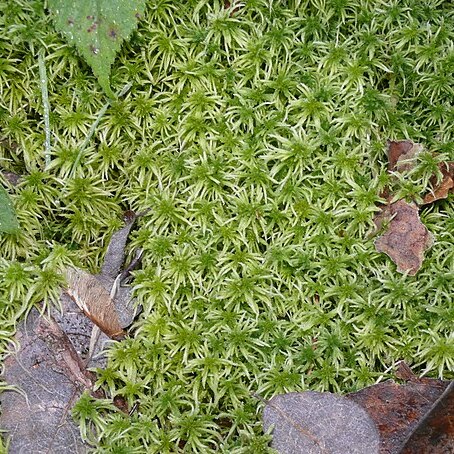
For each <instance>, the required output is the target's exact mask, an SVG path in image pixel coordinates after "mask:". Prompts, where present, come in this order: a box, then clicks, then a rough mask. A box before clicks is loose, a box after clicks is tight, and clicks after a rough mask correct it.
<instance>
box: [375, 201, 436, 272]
mask: <svg viewBox="0 0 454 454" xmlns="http://www.w3.org/2000/svg"><path fill="white" fill-rule="evenodd" d="M385 210H386V216H387V217H388V219H389V225H388V228H387V230H386V232H385V233H384V234H383V235H382V236H380V237H379V238H377V240H375V247H376V249H377V251H379V252H384V253H385V254H387V255H388V256H389V257H390V258H391V260H392V261H393V262H394V263H395V264H396V265H397V271H398V272H400V273H405V272H408V274H409V275H411V276H413V275H415V274H416V273H417V271H418V270H419V269H420V268H421V265H422V262H423V259H424V251H425V250H426V249H428V248H429V247H430V246H432V244H433V235H432V234H431V233H430V232H429V231H428V230H427V228H426V227H425V226H424V224H423V223H422V222H421V220H420V218H419V213H418V207H417V205H416V204H414V203H407V202H405V201H404V200H398V201H397V202H394V203H391V204H390V205H388V206H386V207H385Z"/></svg>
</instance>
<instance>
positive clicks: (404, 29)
mask: <svg viewBox="0 0 454 454" xmlns="http://www.w3.org/2000/svg"><path fill="white" fill-rule="evenodd" d="M42 3H43V2H42V1H41V0H39V1H38V0H37V1H31V0H30V1H25V0H13V1H9V2H6V4H5V2H4V4H3V5H1V6H0V8H1V9H2V14H1V16H0V21H2V22H3V23H2V24H1V27H0V30H1V31H0V33H1V41H0V46H1V52H0V54H1V56H2V58H1V60H0V67H1V71H0V78H1V90H0V126H1V144H0V146H1V148H0V159H1V163H2V165H3V166H6V168H7V169H9V170H12V171H15V172H17V173H20V174H23V175H25V176H24V177H23V179H22V181H21V183H20V184H19V186H17V187H16V188H15V189H14V188H12V187H10V188H9V192H10V193H11V194H12V197H13V201H14V204H15V206H16V209H17V212H18V217H19V220H20V223H21V227H22V229H23V230H22V231H21V233H19V234H18V235H16V236H11V235H2V236H1V239H0V247H1V253H2V258H1V260H0V298H1V305H0V317H1V324H2V331H1V333H0V336H1V337H2V339H4V343H3V344H2V345H3V346H4V347H3V350H4V349H5V348H6V342H7V340H8V339H10V338H11V333H12V331H13V329H14V326H15V324H16V323H17V318H18V314H20V313H22V312H23V311H25V310H26V309H27V308H29V307H30V305H31V304H33V303H34V302H37V301H40V300H42V299H44V300H45V301H46V302H47V303H52V302H53V301H55V297H56V295H57V294H58V286H59V283H60V282H61V277H60V276H61V275H60V270H61V269H62V267H64V266H65V265H66V264H67V263H75V264H77V265H79V266H83V267H86V268H89V269H91V270H92V271H93V270H96V269H97V268H98V267H99V265H100V263H101V258H102V254H103V252H104V249H103V248H104V247H105V246H106V244H107V240H108V238H109V237H110V234H111V233H112V232H113V231H114V230H115V229H116V228H118V226H119V225H120V224H121V220H120V213H121V212H122V210H124V209H127V208H131V209H134V210H137V211H144V210H146V209H150V211H149V212H148V213H147V214H146V215H145V216H144V217H143V218H141V219H140V220H139V225H138V229H137V230H136V231H135V232H134V233H133V234H132V240H131V244H130V251H132V250H133V249H136V248H143V249H144V256H143V269H141V270H140V271H136V272H135V281H134V285H135V295H136V297H137V301H138V303H140V304H141V305H143V308H144V311H143V314H142V316H141V317H140V319H139V320H138V322H137V326H136V331H135V334H134V337H132V338H130V339H127V340H125V341H123V342H119V343H115V344H113V345H112V347H111V349H110V351H109V357H110V361H109V365H108V368H107V369H106V370H104V371H99V381H98V383H99V385H100V386H102V387H103V388H104V389H105V390H106V392H107V395H108V397H113V396H115V395H118V394H119V395H122V396H124V397H125V399H126V400H127V402H128V403H129V405H130V406H132V405H134V403H135V402H139V407H138V409H137V410H136V411H135V412H134V413H133V414H132V415H131V416H128V415H126V414H124V413H122V412H120V411H117V412H115V411H111V410H108V409H106V408H110V407H109V406H108V407H106V406H105V403H104V402H96V401H93V400H92V399H91V398H89V397H87V396H84V397H83V398H82V399H81V401H80V402H79V403H78V404H77V406H76V408H75V409H74V415H75V417H76V418H77V420H78V421H80V424H81V427H82V429H83V432H84V433H85V434H87V437H88V438H89V439H90V440H92V441H93V443H94V445H95V446H96V447H97V452H115V453H122V452H124V453H128V454H130V453H136V452H137V453H142V452H149V453H150V452H156V453H165V452H199V453H205V452H207V453H208V452H214V451H216V450H218V451H220V452H226V453H227V452H228V453H246V452H251V453H254V454H255V453H259V452H266V451H267V449H268V448H267V444H268V440H269V438H268V437H267V436H264V435H263V434H262V427H261V422H260V410H261V407H262V404H261V403H260V402H259V401H257V400H256V399H255V398H254V397H253V396H252V393H253V392H257V393H259V394H261V395H262V396H263V397H265V398H269V397H271V396H272V395H274V394H277V393H283V392H286V391H301V390H307V389H312V390H319V391H322V390H331V391H336V392H347V391H352V390H355V389H358V388H361V387H363V386H366V385H369V384H372V383H374V381H375V380H376V379H377V378H379V377H380V376H382V375H383V374H384V373H386V371H389V370H390V368H392V366H393V364H394V363H395V362H396V361H397V360H399V359H405V360H406V361H407V362H408V363H409V364H411V365H412V366H413V367H414V370H415V371H416V372H417V373H422V372H424V373H426V374H428V375H430V376H433V377H437V376H443V377H445V378H453V370H454V360H453V358H454V342H453V340H454V339H453V328H452V321H453V319H454V303H453V300H452V295H451V294H450V292H451V291H452V286H453V276H454V272H453V269H454V250H453V247H452V244H453V240H454V238H453V235H454V209H453V204H452V196H451V198H450V199H449V200H445V201H439V202H437V203H435V204H434V205H432V206H429V207H426V208H424V209H423V210H422V213H421V216H422V220H423V222H424V223H425V225H426V226H427V228H428V229H429V230H430V231H431V232H432V233H433V234H434V236H435V244H434V246H433V247H432V248H431V249H430V251H428V253H427V256H426V260H425V262H424V265H423V268H422V269H421V270H420V271H419V272H418V274H417V275H416V276H415V277H410V276H403V275H400V274H398V273H396V270H395V265H394V264H393V263H392V262H391V261H390V260H389V259H388V258H387V257H386V256H385V255H383V254H379V253H377V252H376V251H375V249H374V245H373V238H371V237H370V236H368V235H369V234H370V233H371V232H372V230H373V222H372V219H373V216H374V212H376V211H377V206H376V202H377V201H378V200H379V194H380V192H381V190H382V189H383V188H384V187H385V186H386V185H387V184H388V183H389V177H388V176H387V174H386V164H387V162H386V161H387V159H386V153H385V144H386V140H387V139H388V138H389V139H394V140H399V139H403V138H409V139H412V140H414V141H415V142H419V143H422V144H423V145H424V147H425V149H426V150H428V153H426V154H424V155H423V156H422V157H421V160H420V161H421V162H420V165H419V166H418V167H417V168H416V169H415V171H414V172H413V174H412V175H411V178H410V179H409V178H406V179H405V180H404V179H402V181H397V182H394V185H395V186H396V188H395V189H396V193H398V195H399V197H406V198H415V197H416V198H417V197H419V196H420V194H421V191H424V190H425V188H426V187H427V181H428V178H429V177H430V175H431V174H432V172H433V170H434V168H436V164H437V162H440V161H443V160H453V159H454V138H453V128H452V125H453V123H454V122H453V120H454V115H453V108H452V101H453V97H454V93H453V87H454V76H453V75H454V53H453V48H454V47H453V40H454V15H453V12H452V4H451V2H449V1H439V0H395V1H389V0H386V1H385V0H383V1H377V0H358V1H346V0H313V1H300V0H293V1H292V0H289V1H271V0H269V1H265V0H245V1H244V2H241V3H238V4H237V2H230V3H232V6H230V7H228V8H225V5H224V1H220V2H219V1H213V2H205V1H201V0H200V1H192V0H191V1H184V2H183V1H182V2H176V1H174V0H150V2H149V4H148V8H147V13H146V17H145V18H144V19H143V20H142V21H141V22H140V25H139V30H138V32H137V33H136V34H135V35H134V36H133V37H132V39H131V41H130V42H129V43H128V44H126V45H125V46H124V48H123V51H122V53H121V55H120V56H119V58H118V59H117V61H116V63H115V65H114V68H113V75H112V86H113V89H114V90H119V89H121V88H122V87H123V86H124V85H125V84H126V83H128V82H132V84H133V85H132V88H131V89H130V91H129V92H128V93H127V94H126V95H125V96H124V97H123V98H122V99H121V100H119V101H117V102H114V103H113V105H112V106H111V107H110V108H109V109H108V110H107V112H106V114H105V115H104V116H103V118H102V119H101V121H100V124H99V127H98V130H97V131H96V133H95V136H94V138H93V139H92V140H91V142H90V143H89V144H88V146H87V148H86V149H85V152H84V153H83V155H82V159H81V161H80V163H79V164H78V165H77V167H76V169H75V174H74V176H71V168H72V165H73V163H74V160H75V159H76V157H77V155H78V147H79V146H80V144H81V143H83V141H84V138H85V136H86V134H87V133H88V131H89V129H90V126H91V124H92V123H93V122H94V121H95V119H96V116H97V113H98V112H99V110H100V109H101V108H102V106H103V105H104V103H105V102H106V99H105V97H104V95H103V93H102V91H101V89H100V88H99V86H98V85H97V82H96V80H95V78H94V77H93V76H92V74H91V72H90V70H89V68H88V67H87V66H86V65H84V64H83V62H82V61H81V59H79V58H78V57H77V56H76V54H75V51H74V50H73V49H72V48H69V47H68V46H66V45H65V44H64V42H63V41H62V39H61V38H60V37H59V36H58V35H57V34H56V33H55V32H53V31H52V27H51V24H50V23H49V20H48V19H47V18H46V16H45V14H44V11H43V5H42ZM226 3H229V2H226ZM43 45H45V46H46V48H47V49H46V52H45V63H46V69H47V75H48V79H49V80H48V84H49V86H48V90H49V103H50V108H51V114H50V127H51V130H52V146H53V149H52V154H51V164H50V166H49V167H48V168H47V169H46V170H45V171H44V170H43V169H44V149H45V147H44V142H45V131H44V121H43V106H42V105H41V92H40V83H39V68H38V65H37V55H38V52H39V50H40V49H41V48H42V46H43ZM429 152H430V153H429ZM431 153H435V157H432V156H431Z"/></svg>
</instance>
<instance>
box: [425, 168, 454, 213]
mask: <svg viewBox="0 0 454 454" xmlns="http://www.w3.org/2000/svg"><path fill="white" fill-rule="evenodd" d="M438 168H439V169H440V171H441V174H442V179H441V181H440V182H437V178H436V177H435V176H433V177H432V178H431V181H430V183H431V186H432V188H433V189H432V190H431V191H430V192H429V193H428V194H426V195H425V197H424V200H423V203H422V205H427V204H429V203H432V202H435V201H436V200H440V199H446V198H447V197H448V194H449V193H452V192H454V162H441V163H440V164H439V165H438Z"/></svg>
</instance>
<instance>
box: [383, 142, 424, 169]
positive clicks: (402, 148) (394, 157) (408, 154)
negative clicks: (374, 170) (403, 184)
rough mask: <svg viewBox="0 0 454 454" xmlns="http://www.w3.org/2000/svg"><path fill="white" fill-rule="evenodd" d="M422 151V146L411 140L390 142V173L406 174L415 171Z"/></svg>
mask: <svg viewBox="0 0 454 454" xmlns="http://www.w3.org/2000/svg"><path fill="white" fill-rule="evenodd" d="M422 150H423V147H422V145H420V144H419V143H414V142H412V141H411V140H399V141H394V140H388V171H389V172H393V171H397V172H405V171H409V170H411V169H413V168H414V167H415V165H416V157H417V156H418V154H419V153H421V152H422Z"/></svg>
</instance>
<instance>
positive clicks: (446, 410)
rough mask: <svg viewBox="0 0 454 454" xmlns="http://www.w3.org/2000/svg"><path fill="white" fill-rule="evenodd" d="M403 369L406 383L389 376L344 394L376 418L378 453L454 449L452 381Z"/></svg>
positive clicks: (435, 452)
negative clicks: (398, 381)
mask: <svg viewBox="0 0 454 454" xmlns="http://www.w3.org/2000/svg"><path fill="white" fill-rule="evenodd" d="M402 373H403V375H404V376H406V377H407V378H408V379H409V382H408V383H405V384H402V385H400V384H397V383H395V382H393V381H392V380H389V381H386V382H384V383H379V384H377V385H373V386H369V387H367V388H364V389H362V390H360V391H358V392H355V393H351V394H348V395H347V397H348V398H349V399H351V400H353V401H354V402H356V403H357V404H359V405H361V406H362V407H363V408H365V409H366V410H367V412H368V414H369V416H370V418H371V419H372V420H373V421H374V422H375V424H376V426H377V428H378V430H379V431H380V439H381V442H380V454H398V453H406V454H429V453H430V454H441V453H448V452H454V394H453V393H452V388H453V385H452V382H451V383H450V382H446V381H442V380H434V379H429V378H418V377H416V376H414V375H413V374H412V373H411V371H410V372H409V368H408V367H407V368H405V370H402V369H400V372H399V375H402ZM396 375H397V374H396Z"/></svg>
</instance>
